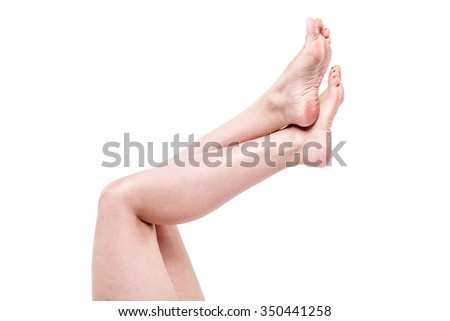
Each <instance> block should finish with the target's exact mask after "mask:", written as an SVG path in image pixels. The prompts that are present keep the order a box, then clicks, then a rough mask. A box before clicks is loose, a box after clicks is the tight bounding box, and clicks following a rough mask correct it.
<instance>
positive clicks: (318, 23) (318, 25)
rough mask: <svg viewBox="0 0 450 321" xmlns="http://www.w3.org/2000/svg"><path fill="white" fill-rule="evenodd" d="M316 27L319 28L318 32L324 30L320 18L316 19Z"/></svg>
mask: <svg viewBox="0 0 450 321" xmlns="http://www.w3.org/2000/svg"><path fill="white" fill-rule="evenodd" d="M316 23H317V27H318V28H319V32H320V33H322V32H323V30H324V28H325V27H324V26H323V21H322V19H316Z"/></svg>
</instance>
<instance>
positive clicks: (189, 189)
mask: <svg viewBox="0 0 450 321" xmlns="http://www.w3.org/2000/svg"><path fill="white" fill-rule="evenodd" d="M320 25H321V22H320V21H317V22H314V26H313V23H312V22H311V21H310V20H309V21H308V34H307V44H308V37H309V38H310V39H313V40H314V39H315V41H312V42H310V43H309V44H310V45H309V47H310V48H311V46H312V47H314V48H316V47H319V48H323V47H321V45H320V42H317V41H316V40H317V39H319V38H320V39H322V38H323V39H322V40H324V39H325V38H328V36H329V32H328V31H327V30H325V29H323V26H320ZM311 26H313V27H314V28H318V29H317V30H319V33H320V34H317V33H316V34H314V31H312V32H311ZM322 40H321V41H322ZM324 41H325V43H326V44H327V43H328V41H327V40H324ZM307 44H305V48H306V47H308V45H307ZM311 44H313V45H311ZM305 48H304V49H303V50H302V52H304V54H303V56H304V57H303V58H302V59H305V60H307V59H308V58H317V59H316V60H317V61H318V62H317V63H316V64H315V67H314V64H313V65H312V67H311V66H310V67H311V68H315V72H316V73H318V74H319V75H318V76H317V75H316V77H318V78H320V79H321V78H322V76H323V74H322V75H320V74H321V73H322V71H321V70H317V69H318V68H319V67H317V66H321V67H320V68H319V69H321V68H322V69H326V66H327V65H328V62H326V60H327V59H328V61H329V54H328V58H326V57H327V53H326V52H327V51H326V50H323V51H322V53H324V55H322V56H320V55H319V56H320V57H322V58H320V59H322V60H321V61H322V63H320V61H319V60H320V59H319V58H318V57H319V56H318V55H316V54H314V53H315V52H317V50H312V51H311V50H309V49H308V50H305ZM301 54H302V53H300V54H299V55H301ZM324 61H325V62H324ZM299 64H300V65H301V66H303V67H305V66H307V64H303V65H302V62H301V60H300V59H297V58H296V59H294V61H293V62H292V63H291V64H290V66H294V67H295V66H296V67H297V71H299V70H300V71H301V70H302V68H300V67H298V65H299ZM294 67H288V68H287V69H286V71H285V72H284V73H283V75H282V77H280V79H281V81H280V80H279V81H278V82H277V83H278V84H285V85H288V84H289V82H295V81H296V80H297V81H302V79H301V77H298V75H297V74H296V73H295V72H289V70H291V71H293V70H295V68H294ZM304 69H305V68H303V70H304ZM304 74H305V73H304ZM297 78H299V79H297ZM304 78H305V77H304ZM306 82H307V80H305V79H303V83H306ZM319 84H320V81H319V82H318V83H317V86H316V84H314V83H313V84H312V85H311V86H307V88H306V87H305V88H306V89H305V88H303V89H305V90H303V92H301V93H300V94H299V96H295V95H291V96H289V95H279V94H280V93H283V91H279V90H273V91H269V92H270V95H268V94H266V95H265V96H263V97H270V99H269V100H264V99H260V100H259V101H258V102H257V103H256V104H254V105H253V106H252V107H250V108H249V109H248V110H247V111H246V112H244V113H242V114H241V115H240V116H238V117H236V118H235V119H234V120H232V121H230V122H229V123H227V124H225V125H224V126H222V127H221V128H220V129H218V130H216V131H214V132H213V133H212V134H210V135H207V136H205V137H204V138H203V139H202V140H201V141H202V142H206V141H209V140H214V141H216V142H219V143H220V144H221V145H222V146H225V145H227V144H229V143H230V142H232V141H240V142H242V141H245V140H246V138H245V136H244V137H242V136H241V134H242V135H245V134H247V133H248V131H246V129H248V128H252V127H251V125H250V124H251V121H252V120H255V119H258V118H259V119H260V120H262V121H263V122H255V124H258V126H259V125H260V124H263V123H264V121H267V122H266V124H267V126H268V128H267V129H264V128H263V126H260V127H258V126H256V127H255V129H254V130H252V131H250V136H258V135H259V133H262V132H264V133H267V132H270V131H273V130H277V129H279V128H281V127H283V126H284V125H285V124H286V123H291V122H293V123H302V121H305V120H306V119H307V118H308V117H303V116H305V115H306V114H305V113H304V111H305V110H309V109H311V110H313V109H314V108H311V106H315V107H317V104H314V103H313V104H311V103H310V102H311V101H314V99H315V98H314V96H317V92H316V89H315V87H317V88H318V86H319ZM273 88H276V89H280V88H281V89H283V88H285V89H286V88H288V87H283V86H275V85H274V87H273ZM286 92H287V93H289V90H287V91H286V90H285V91H284V93H286ZM291 93H292V92H291ZM308 96H309V97H310V98H311V97H312V98H314V99H309V98H308ZM280 97H281V98H283V99H279V98H280ZM304 97H307V98H308V99H305V98H304ZM273 98H276V99H275V100H273ZM286 98H289V99H286ZM294 98H301V99H298V100H296V99H294ZM277 99H278V100H277ZM285 99H286V101H288V102H292V101H293V102H294V104H285V102H286V101H285ZM267 101H272V102H273V101H276V102H277V104H275V105H271V106H269V105H264V103H263V102H267ZM336 101H337V100H336ZM280 102H282V103H280ZM307 102H309V103H307ZM321 103H322V98H321ZM339 104H340V102H339ZM339 104H336V108H335V109H337V106H338V105H339ZM292 106H294V107H293V108H291V109H289V108H290V107H292ZM265 107H269V108H265ZM273 107H275V108H273ZM281 107H282V108H283V112H282V113H280V110H281V109H282V108H281ZM252 112H254V113H255V115H256V116H258V117H256V118H255V117H254V116H255V115H251V113H252ZM269 112H270V114H269ZM281 114H282V116H283V117H278V116H280V115H281ZM316 114H318V113H316ZM294 116H296V117H294ZM302 117H303V118H302ZM313 118H314V117H313ZM315 118H317V115H316V116H315ZM249 121H250V123H249ZM314 121H315V119H314ZM329 122H330V124H331V120H329ZM318 123H319V122H318ZM320 123H321V124H322V125H320V126H321V128H325V127H326V126H323V121H321V122H320ZM314 127H316V128H318V126H317V124H316V125H314V126H313V127H312V128H314ZM312 128H309V129H308V130H306V131H305V130H301V129H299V128H294V127H291V128H288V129H286V130H283V131H281V132H278V133H274V134H273V135H271V137H272V141H274V142H276V143H277V145H278V146H279V145H280V144H281V143H283V142H292V143H293V145H292V147H291V148H290V149H287V150H285V151H284V152H285V153H280V151H279V150H275V151H274V150H271V153H270V154H269V155H268V154H266V153H264V150H263V148H261V144H260V143H261V142H262V138H261V139H259V140H255V141H254V143H259V147H258V148H255V149H254V152H255V153H256V155H257V156H258V157H259V158H260V160H261V161H260V162H259V164H258V165H257V166H255V167H253V168H245V167H242V166H241V162H247V161H252V160H253V159H249V157H248V156H245V155H243V154H242V152H241V151H240V150H238V149H233V148H232V147H229V148H227V149H225V151H226V154H225V155H227V154H228V152H231V153H230V154H231V155H232V156H233V161H232V164H231V165H232V166H230V167H228V166H224V165H222V166H219V167H217V168H211V167H208V166H205V164H203V163H202V159H201V158H200V159H197V160H198V161H199V162H200V163H201V165H200V166H198V167H196V166H188V167H186V168H184V169H183V168H179V167H176V166H174V164H171V165H169V166H168V167H166V168H162V169H158V170H148V171H144V172H141V173H138V174H135V175H132V176H129V177H126V178H124V179H122V180H119V181H117V182H115V183H113V184H111V185H110V186H109V187H108V188H106V189H105V191H104V193H103V194H102V197H101V199H100V205H99V217H98V223H97V228H96V236H95V242H94V259H93V297H94V299H100V300H105V299H110V300H178V299H201V298H202V297H203V296H202V294H201V290H200V289H199V286H198V282H197V280H196V278H195V273H193V269H192V266H191V265H190V262H189V258H188V256H187V253H186V252H185V250H184V246H183V245H182V242H181V239H180V238H179V234H178V231H177V230H176V227H174V226H167V227H164V226H157V225H155V224H164V225H166V224H169V225H171V224H176V223H180V222H186V221H190V220H193V219H196V218H198V217H201V216H203V215H206V214H207V213H209V212H210V211H212V210H213V209H214V208H217V207H218V206H220V205H221V204H223V203H224V202H226V201H227V200H229V199H230V198H232V197H234V196H235V195H237V194H239V193H240V192H242V191H243V190H245V189H247V188H248V187H250V186H252V185H254V184H256V183H257V182H259V181H261V180H263V179H265V178H267V177H269V176H270V175H272V174H274V173H276V172H278V171H279V170H281V169H283V168H285V167H286V163H287V162H290V161H291V160H292V158H293V154H294V153H295V152H296V151H298V150H299V149H300V148H301V146H302V144H303V143H304V142H305V139H308V137H310V138H311V139H312V138H313V136H314V135H315V137H314V139H317V137H318V136H320V135H319V134H320V133H321V132H323V129H320V130H313V129H312ZM231 129H233V130H235V131H236V133H235V134H233V131H232V130H231ZM313 134H314V135H313ZM247 135H248V134H247ZM250 136H248V137H250ZM200 156H202V155H200ZM318 157H319V156H318ZM267 158H269V159H270V160H271V161H275V163H276V166H266V164H264V161H263V160H265V159H267ZM225 159H226V156H223V155H222V156H218V157H216V158H214V160H216V161H222V162H223V164H225ZM214 160H213V161H214ZM220 181H221V182H222V183H225V184H219V182H220ZM198 184H200V185H198ZM201 184H204V185H201ZM199 186H200V188H199V189H198V190H196V188H197V187H199ZM211 192H212V193H211ZM205 195H208V197H207V198H206V199H203V200H200V201H199V198H201V197H202V196H205ZM191 197H193V198H191ZM179 266H184V267H186V270H185V271H184V273H180V271H181V270H180V268H179ZM189 280H191V281H189Z"/></svg>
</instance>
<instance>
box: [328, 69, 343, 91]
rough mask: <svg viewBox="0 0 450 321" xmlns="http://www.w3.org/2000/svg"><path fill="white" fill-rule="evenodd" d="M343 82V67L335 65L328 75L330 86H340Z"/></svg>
mask: <svg viewBox="0 0 450 321" xmlns="http://www.w3.org/2000/svg"><path fill="white" fill-rule="evenodd" d="M340 83H341V67H339V66H334V67H333V68H331V70H330V73H329V75H328V86H330V87H339V84H340Z"/></svg>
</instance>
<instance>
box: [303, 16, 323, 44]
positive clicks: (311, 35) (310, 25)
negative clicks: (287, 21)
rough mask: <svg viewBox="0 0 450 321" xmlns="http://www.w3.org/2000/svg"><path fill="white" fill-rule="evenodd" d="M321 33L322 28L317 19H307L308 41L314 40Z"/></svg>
mask: <svg viewBox="0 0 450 321" xmlns="http://www.w3.org/2000/svg"><path fill="white" fill-rule="evenodd" d="M319 35H320V29H319V26H318V23H317V20H314V19H311V18H308V19H307V20H306V41H314V40H316V39H317V38H318V37H319Z"/></svg>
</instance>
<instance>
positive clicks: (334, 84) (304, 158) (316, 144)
mask: <svg viewBox="0 0 450 321" xmlns="http://www.w3.org/2000/svg"><path fill="white" fill-rule="evenodd" d="M319 100H320V103H319V106H320V115H319V117H318V119H317V121H316V122H315V123H314V125H312V126H310V127H308V128H300V127H297V126H294V127H295V129H296V137H297V138H298V139H299V140H301V141H300V142H299V146H301V147H300V149H301V155H300V163H302V164H305V165H308V166H313V167H324V166H325V165H326V164H327V161H328V160H327V156H329V155H327V152H329V148H328V147H329V146H327V143H331V142H329V141H328V142H327V135H328V133H329V132H330V129H331V124H332V123H333V119H334V116H335V115H336V112H337V111H338V109H339V106H340V105H341V104H342V102H343V101H344V86H343V85H342V82H341V68H340V67H339V66H335V67H333V68H332V69H331V71H330V73H329V76H328V88H327V89H326V90H325V91H324V92H323V93H322V95H320V99H319Z"/></svg>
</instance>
